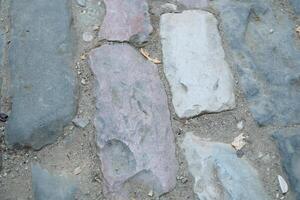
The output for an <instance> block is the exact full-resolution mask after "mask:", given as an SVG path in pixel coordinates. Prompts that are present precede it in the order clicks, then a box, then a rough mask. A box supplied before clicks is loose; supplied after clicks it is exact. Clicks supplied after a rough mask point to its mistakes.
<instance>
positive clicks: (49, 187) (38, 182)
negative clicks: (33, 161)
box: [31, 165, 77, 200]
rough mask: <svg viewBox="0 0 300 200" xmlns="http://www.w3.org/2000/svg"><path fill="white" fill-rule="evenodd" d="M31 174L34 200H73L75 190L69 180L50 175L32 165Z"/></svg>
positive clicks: (37, 166)
mask: <svg viewBox="0 0 300 200" xmlns="http://www.w3.org/2000/svg"><path fill="white" fill-rule="evenodd" d="M31 172H32V192H33V197H34V199H35V200H46V199H47V200H75V193H76V191H77V188H76V186H75V183H74V182H73V181H72V180H71V179H70V178H68V177H66V176H62V175H60V176H58V175H52V174H50V173H49V172H48V171H47V170H45V169H42V168H41V167H40V166H39V165H32V167H31Z"/></svg>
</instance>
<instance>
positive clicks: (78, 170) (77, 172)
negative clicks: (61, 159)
mask: <svg viewBox="0 0 300 200" xmlns="http://www.w3.org/2000/svg"><path fill="white" fill-rule="evenodd" d="M80 173H81V168H80V167H77V168H76V169H75V170H74V174H75V175H78V174H80Z"/></svg>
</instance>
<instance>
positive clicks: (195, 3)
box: [177, 0, 208, 8]
mask: <svg viewBox="0 0 300 200" xmlns="http://www.w3.org/2000/svg"><path fill="white" fill-rule="evenodd" d="M177 2H178V3H181V4H182V5H184V6H185V7H187V8H205V7H207V6H208V0H177Z"/></svg>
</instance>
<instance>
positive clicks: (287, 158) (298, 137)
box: [273, 128, 300, 199]
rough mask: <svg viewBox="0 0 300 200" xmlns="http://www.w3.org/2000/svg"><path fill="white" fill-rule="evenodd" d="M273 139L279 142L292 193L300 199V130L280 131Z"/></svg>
mask: <svg viewBox="0 0 300 200" xmlns="http://www.w3.org/2000/svg"><path fill="white" fill-rule="evenodd" d="M273 138H274V139H275V141H276V142H277V146H278V149H279V153H280V156H281V163H282V166H283V170H284V172H285V173H286V175H287V177H288V182H289V187H290V189H291V192H292V193H293V196H294V198H295V199H300V173H299V169H300V129H299V128H290V129H288V128H285V129H280V130H279V131H276V132H275V133H274V134H273Z"/></svg>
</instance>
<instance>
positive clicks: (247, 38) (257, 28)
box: [212, 0, 300, 125]
mask: <svg viewBox="0 0 300 200" xmlns="http://www.w3.org/2000/svg"><path fill="white" fill-rule="evenodd" d="M212 3H213V7H214V8H215V9H216V10H218V12H219V13H220V19H221V25H222V29H223V31H224V41H225V42H226V43H227V44H228V45H229V48H228V49H227V50H228V51H227V53H228V57H229V58H232V63H234V64H235V65H237V68H238V73H239V76H240V83H241V86H242V89H243V90H244V93H245V96H246V98H247V100H248V102H249V106H250V110H251V112H252V115H253V117H254V118H255V120H256V121H257V122H258V124H260V125H267V124H276V125H292V124H299V123H300V101H299V99H300V90H299V89H300V87H299V86H300V67H299V66H300V50H299V47H298V46H297V45H296V37H295V30H294V29H295V23H294V22H293V21H292V19H290V18H289V16H288V15H287V14H286V13H284V12H282V11H281V7H278V6H277V4H273V3H272V1H270V0H266V1H259V0H250V1H237V0H224V1H213V2H212Z"/></svg>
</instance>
